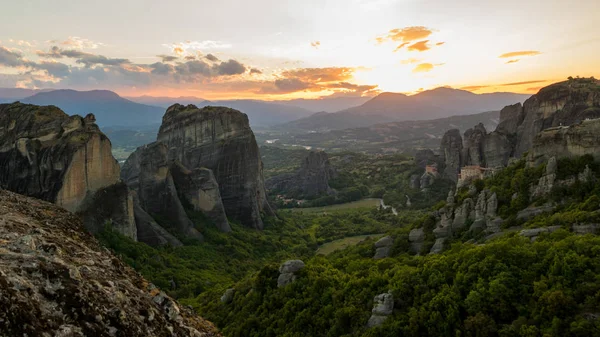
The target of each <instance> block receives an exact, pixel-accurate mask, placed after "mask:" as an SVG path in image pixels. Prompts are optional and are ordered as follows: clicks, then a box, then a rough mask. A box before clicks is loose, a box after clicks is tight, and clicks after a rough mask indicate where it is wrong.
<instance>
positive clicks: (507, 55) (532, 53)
mask: <svg viewBox="0 0 600 337" xmlns="http://www.w3.org/2000/svg"><path fill="white" fill-rule="evenodd" d="M539 54H541V52H539V51H537V50H522V51H513V52H510V53H505V54H502V55H500V56H498V57H499V58H501V59H506V58H513V57H517V56H535V55H539Z"/></svg>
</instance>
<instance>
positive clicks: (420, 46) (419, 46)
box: [408, 40, 431, 51]
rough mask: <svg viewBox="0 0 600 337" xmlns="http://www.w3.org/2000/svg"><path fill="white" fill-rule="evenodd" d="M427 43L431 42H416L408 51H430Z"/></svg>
mask: <svg viewBox="0 0 600 337" xmlns="http://www.w3.org/2000/svg"><path fill="white" fill-rule="evenodd" d="M427 42H429V40H425V41H419V42H416V43H414V44H411V45H410V46H408V50H409V51H426V50H429V49H431V48H429V46H428V45H427Z"/></svg>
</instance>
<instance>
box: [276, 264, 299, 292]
mask: <svg viewBox="0 0 600 337" xmlns="http://www.w3.org/2000/svg"><path fill="white" fill-rule="evenodd" d="M302 268H304V262H302V261H301V260H288V261H285V262H284V263H283V264H282V265H281V266H280V267H279V277H278V278H277V287H279V288H281V287H285V286H286V285H288V284H290V283H292V282H294V281H295V280H296V274H295V273H296V272H298V271H299V270H301V269H302Z"/></svg>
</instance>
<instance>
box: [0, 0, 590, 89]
mask: <svg viewBox="0 0 600 337" xmlns="http://www.w3.org/2000/svg"><path fill="white" fill-rule="evenodd" d="M599 17H600V4H599V3H598V0H573V1H564V0H560V1H558V0H546V1H537V0H536V1H533V0H518V1H517V0H504V1H491V0H490V1H482V0H477V1H476V0H455V1H448V0H331V1H327V0H302V1H300V0H254V1H240V0H238V1H231V0H220V1H214V0H213V1H206V0H171V1H143V0H118V1H117V0H104V1H87V0H80V1H72V0H53V1H47V0H20V1H10V2H8V1H6V3H4V4H2V12H1V13H0V87H27V88H72V89H78V90H89V89H109V90H113V91H116V92H118V93H119V94H121V95H126V96H139V95H145V94H148V95H154V96H198V97H203V98H208V99H219V98H256V99H288V98H295V97H307V98H313V97H320V96H327V95H336V96H344V95H374V94H376V93H378V92H381V91H393V92H404V93H415V92H417V91H420V90H426V89H432V88H435V87H440V86H451V87H453V88H463V89H466V90H470V91H473V92H476V93H483V92H493V91H512V92H521V93H534V92H536V91H537V90H538V89H539V88H540V87H543V86H545V85H548V84H550V83H552V82H556V81H560V80H564V79H566V78H567V77H568V76H577V75H579V76H596V77H600V30H599V29H598V18H599Z"/></svg>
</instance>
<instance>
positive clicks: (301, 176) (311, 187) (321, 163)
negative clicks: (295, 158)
mask: <svg viewBox="0 0 600 337" xmlns="http://www.w3.org/2000/svg"><path fill="white" fill-rule="evenodd" d="M336 175H337V174H336V172H335V170H334V169H333V167H331V165H330V163H329V158H328V156H327V153H325V152H323V151H309V152H308V155H307V156H306V157H305V158H304V159H303V160H302V164H301V166H300V169H298V171H297V172H296V173H294V174H282V175H278V176H275V177H272V178H270V179H268V180H267V181H266V186H267V189H269V190H276V191H281V192H282V193H285V194H288V195H295V196H298V197H301V198H314V197H317V196H320V195H326V194H332V193H334V191H333V190H332V189H331V187H329V180H331V179H333V178H335V176H336Z"/></svg>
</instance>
